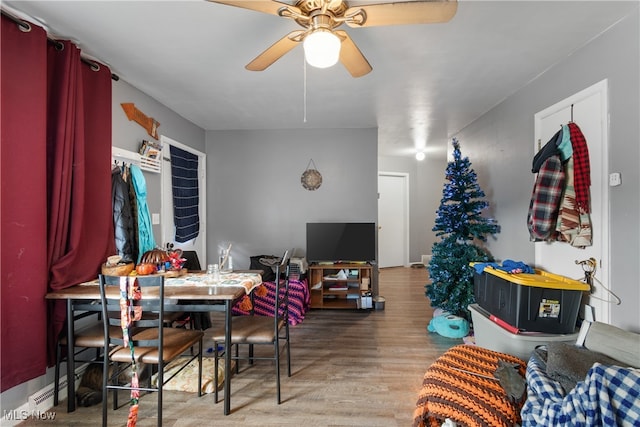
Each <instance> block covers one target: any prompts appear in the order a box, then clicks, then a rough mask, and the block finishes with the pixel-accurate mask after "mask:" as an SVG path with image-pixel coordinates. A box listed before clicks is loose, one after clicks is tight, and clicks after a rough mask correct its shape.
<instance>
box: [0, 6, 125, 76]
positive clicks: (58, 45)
mask: <svg viewBox="0 0 640 427" xmlns="http://www.w3.org/2000/svg"><path fill="white" fill-rule="evenodd" d="M0 12H2V16H5V17H7V18H8V19H10V20H11V21H13V22H14V23H15V24H16V25H17V26H18V27H19V28H20V30H21V31H24V32H25V33H28V32H29V31H31V24H30V23H28V22H27V21H24V20H22V19H20V18H16V17H15V16H13V15H11V14H10V13H8V12H6V11H4V10H0ZM47 41H49V42H50V43H53V44H54V45H55V46H56V48H58V49H62V48H63V46H64V44H63V43H62V42H60V41H58V40H56V39H53V38H51V37H49V36H48V35H47ZM80 60H81V61H82V62H84V63H85V64H87V65H88V66H90V67H91V69H92V70H94V71H98V70H99V69H100V64H99V63H98V62H95V61H92V60H90V59H87V58H85V57H83V56H82V55H80ZM111 79H112V80H114V81H116V82H117V81H118V80H120V77H118V75H117V74H114V73H111Z"/></svg>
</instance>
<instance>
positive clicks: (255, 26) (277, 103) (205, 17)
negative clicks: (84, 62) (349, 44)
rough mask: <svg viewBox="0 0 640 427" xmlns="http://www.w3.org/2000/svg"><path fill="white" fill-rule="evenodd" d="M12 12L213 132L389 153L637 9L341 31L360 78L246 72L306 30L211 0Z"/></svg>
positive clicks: (526, 11)
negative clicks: (337, 131)
mask: <svg viewBox="0 0 640 427" xmlns="http://www.w3.org/2000/svg"><path fill="white" fill-rule="evenodd" d="M263 1H268V0H263ZM376 2H380V1H379V0H378V1H374V0H372V1H363V2H360V3H361V4H368V3H376ZM354 3H356V2H351V5H354ZM2 7H3V8H4V9H6V10H7V11H9V12H14V13H17V12H23V13H24V14H26V15H27V16H29V17H32V18H35V19H37V21H38V22H39V23H40V24H41V25H43V26H44V27H45V28H47V30H48V31H49V33H50V35H51V36H52V37H56V38H67V39H71V40H73V41H75V42H76V43H77V44H78V45H79V47H80V48H81V49H82V51H83V52H84V54H86V55H87V56H88V57H92V58H96V59H98V60H100V61H101V62H103V63H105V64H107V65H109V66H110V68H111V71H112V72H113V73H115V74H117V75H118V76H119V77H120V78H121V79H123V80H125V81H127V82H128V83H130V84H131V85H133V86H135V87H137V88H138V89H140V90H141V91H143V92H145V93H147V94H148V95H150V96H152V97H153V98H155V99H156V100H158V101H159V102H161V103H162V104H164V105H166V106H168V107H169V108H171V109H172V110H174V111H175V112H177V113H178V114H180V115H181V116H183V117H185V118H186V119H188V120H190V121H192V122H193V123H195V124H196V125H198V126H200V127H202V128H204V129H206V130H223V129H292V128H368V127H378V128H379V154H381V155H399V156H404V155H407V156H411V155H413V154H414V153H415V151H416V147H424V146H425V145H426V147H427V150H429V149H433V148H434V147H440V149H442V147H446V143H447V141H448V139H449V137H450V136H451V135H453V134H454V133H456V132H457V131H459V130H460V129H462V128H463V127H464V126H465V125H467V124H469V123H470V122H472V121H473V120H475V119H476V118H478V117H479V116H481V115H482V114H484V113H485V112H487V111H488V110H489V109H491V108H492V107H494V106H495V105H497V104H498V103H499V102H500V101H502V100H504V99H505V98H506V97H508V96H509V95H511V94H512V93H514V92H515V91H517V90H518V89H519V88H521V87H523V86H524V85H526V84H527V83H528V82H529V81H531V80H532V79H534V78H536V76H538V75H540V74H541V73H543V72H544V71H545V70H546V69H548V68H549V67H551V66H553V65H554V64H556V63H558V62H560V61H562V60H563V59H564V58H566V57H567V56H569V55H570V54H571V53H572V52H574V51H575V50H576V49H579V48H580V47H581V46H583V45H584V44H586V43H588V42H589V41H590V40H592V39H593V38H594V37H597V36H598V35H599V34H601V33H602V32H603V31H606V30H607V28H609V27H610V26H611V25H613V24H615V23H616V22H617V21H618V20H620V19H621V18H623V17H624V16H626V15H627V14H629V13H631V12H632V11H634V10H637V8H638V2H637V0H634V1H620V2H616V1H577V0H573V1H519V0H511V1H481V0H461V1H460V2H459V4H458V12H457V14H456V16H455V17H454V18H453V19H452V20H451V21H450V22H449V23H446V24H425V25H403V26H392V27H370V28H358V29H352V28H348V27H341V29H345V30H346V31H347V32H348V33H349V34H350V35H351V37H352V38H353V40H354V41H355V43H356V44H357V45H358V47H359V48H360V50H361V51H362V52H363V54H364V55H365V56H366V57H367V59H368V60H369V62H370V63H371V65H372V66H373V71H372V72H371V73H369V74H368V75H366V76H364V77H360V78H353V77H351V75H350V74H349V73H348V72H347V71H346V69H345V68H344V67H343V66H342V65H340V64H338V65H336V66H335V67H333V68H330V69H325V70H319V69H314V68H311V67H305V66H304V61H303V52H302V47H301V46H298V47H296V48H295V49H294V50H293V51H291V52H289V53H288V54H287V55H285V56H284V57H283V58H281V59H280V60H279V61H277V62H276V63H275V64H273V65H272V66H271V67H269V68H267V70H265V71H263V72H253V71H247V70H245V69H244V65H245V64H247V63H248V62H249V61H251V60H252V59H253V58H254V57H255V56H256V55H258V54H259V53H260V52H262V51H263V50H264V49H266V48H267V47H269V46H270V45H271V44H272V43H273V42H275V41H276V40H278V39H280V38H281V37H283V36H284V35H285V34H287V33H288V32H290V31H292V30H295V29H299V27H298V26H297V24H295V23H294V22H293V21H290V20H287V19H284V18H280V17H277V16H273V15H267V14H263V13H259V12H255V11H251V10H246V9H240V8H235V7H231V6H225V5H220V4H215V3H211V2H207V1H204V0H188V1H149V0H147V1H3V5H2ZM305 68H306V69H305ZM305 75H306V78H305Z"/></svg>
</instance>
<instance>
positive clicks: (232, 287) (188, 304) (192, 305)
mask: <svg viewBox="0 0 640 427" xmlns="http://www.w3.org/2000/svg"><path fill="white" fill-rule="evenodd" d="M261 273H262V271H260V270H242V271H235V270H234V271H231V272H221V273H220V277H219V280H217V281H215V282H213V281H212V280H211V278H210V276H208V275H207V274H205V273H203V272H193V273H186V274H181V275H179V276H177V277H173V276H170V275H168V274H167V275H166V277H165V280H164V298H165V305H164V310H165V311H188V312H205V313H209V312H215V311H222V312H224V324H225V342H226V343H229V342H231V327H232V322H231V309H232V307H233V305H234V304H235V303H236V302H237V301H238V300H240V299H241V298H242V297H243V296H245V295H250V294H251V292H253V290H254V289H255V288H257V287H258V286H260V285H261V284H262V275H261ZM45 298H46V299H49V300H65V302H66V310H67V319H74V315H75V313H79V312H86V311H101V310H102V308H101V304H100V287H99V285H98V279H97V278H96V279H95V280H91V281H88V282H84V283H79V284H77V285H74V286H71V287H68V288H65V289H59V290H54V291H50V292H48V293H47V294H46V296H45ZM147 298H152V295H149V294H147ZM142 299H143V300H144V299H145V294H143V296H142ZM66 323H67V330H66V335H67V337H68V339H67V355H68V357H67V411H68V412H73V411H75V409H76V398H75V372H74V371H75V366H74V365H75V363H70V362H69V359H72V358H73V357H72V355H73V353H74V349H75V343H74V340H73V337H74V335H75V325H74V323H75V322H73V321H67V322H66ZM228 350H229V349H228V348H227V349H225V352H224V369H225V375H224V414H225V415H229V413H230V412H231V396H230V395H231V375H229V374H228V373H230V372H231V351H228ZM105 397H106V396H105Z"/></svg>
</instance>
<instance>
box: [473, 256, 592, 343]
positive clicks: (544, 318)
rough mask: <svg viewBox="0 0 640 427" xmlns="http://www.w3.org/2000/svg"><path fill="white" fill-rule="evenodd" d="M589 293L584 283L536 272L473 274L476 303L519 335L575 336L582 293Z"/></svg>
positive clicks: (540, 271) (497, 271)
mask: <svg viewBox="0 0 640 427" xmlns="http://www.w3.org/2000/svg"><path fill="white" fill-rule="evenodd" d="M589 289H590V288H589V285H587V284H586V283H584V282H579V281H577V280H572V279H568V278H566V277H563V276H559V275H555V274H551V273H548V272H545V271H542V270H537V269H536V270H535V274H527V273H518V274H509V273H507V272H504V271H502V270H496V269H493V268H491V267H486V268H485V269H484V271H483V272H482V273H480V274H478V273H477V272H474V296H475V299H476V303H477V304H478V305H479V306H480V307H482V308H483V309H485V310H486V311H488V312H489V313H491V314H493V315H494V316H496V317H498V318H499V319H501V320H503V321H505V322H507V323H508V324H510V325H512V326H515V327H516V328H518V329H520V330H522V331H530V332H544V333H549V334H571V333H574V332H575V328H576V320H577V318H578V311H579V309H580V303H581V301H582V295H583V292H585V291H589Z"/></svg>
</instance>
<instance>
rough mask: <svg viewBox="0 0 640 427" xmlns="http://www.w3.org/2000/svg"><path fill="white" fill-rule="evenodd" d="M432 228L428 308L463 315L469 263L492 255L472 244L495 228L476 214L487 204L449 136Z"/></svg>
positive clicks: (469, 299) (469, 296) (469, 289)
mask: <svg viewBox="0 0 640 427" xmlns="http://www.w3.org/2000/svg"><path fill="white" fill-rule="evenodd" d="M446 179H447V181H448V182H447V183H445V185H444V188H443V190H442V199H441V200H440V208H439V209H438V211H437V215H436V221H435V225H434V227H433V231H435V232H436V236H437V237H440V241H438V242H436V243H434V244H433V248H432V251H431V261H430V262H429V267H428V270H429V276H430V278H431V284H428V285H426V286H425V287H426V295H427V297H428V298H429V299H430V300H431V306H432V307H437V308H441V309H443V310H444V311H447V312H449V313H451V314H455V315H457V316H462V317H464V318H466V319H467V320H470V319H469V311H468V309H467V307H468V305H469V304H472V303H473V302H474V301H475V299H474V296H473V268H471V267H470V266H469V263H471V262H474V261H475V262H488V261H493V257H492V256H491V255H490V254H489V253H488V252H487V251H486V250H485V249H484V248H483V247H481V246H479V245H477V244H476V243H479V242H486V241H487V235H492V236H494V235H495V234H497V233H499V232H500V226H499V225H498V224H497V223H496V221H495V220H494V219H491V218H485V217H482V216H481V215H480V213H481V212H482V211H483V210H484V209H486V208H487V207H488V206H489V203H487V202H486V201H485V200H483V198H484V197H485V194H484V192H483V191H482V189H481V188H480V186H479V185H478V183H477V175H476V173H475V171H474V170H473V169H472V168H471V162H470V161H469V159H468V158H467V157H462V155H461V153H460V144H459V143H458V140H457V139H455V138H454V139H453V161H451V162H449V163H448V164H447V170H446Z"/></svg>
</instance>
